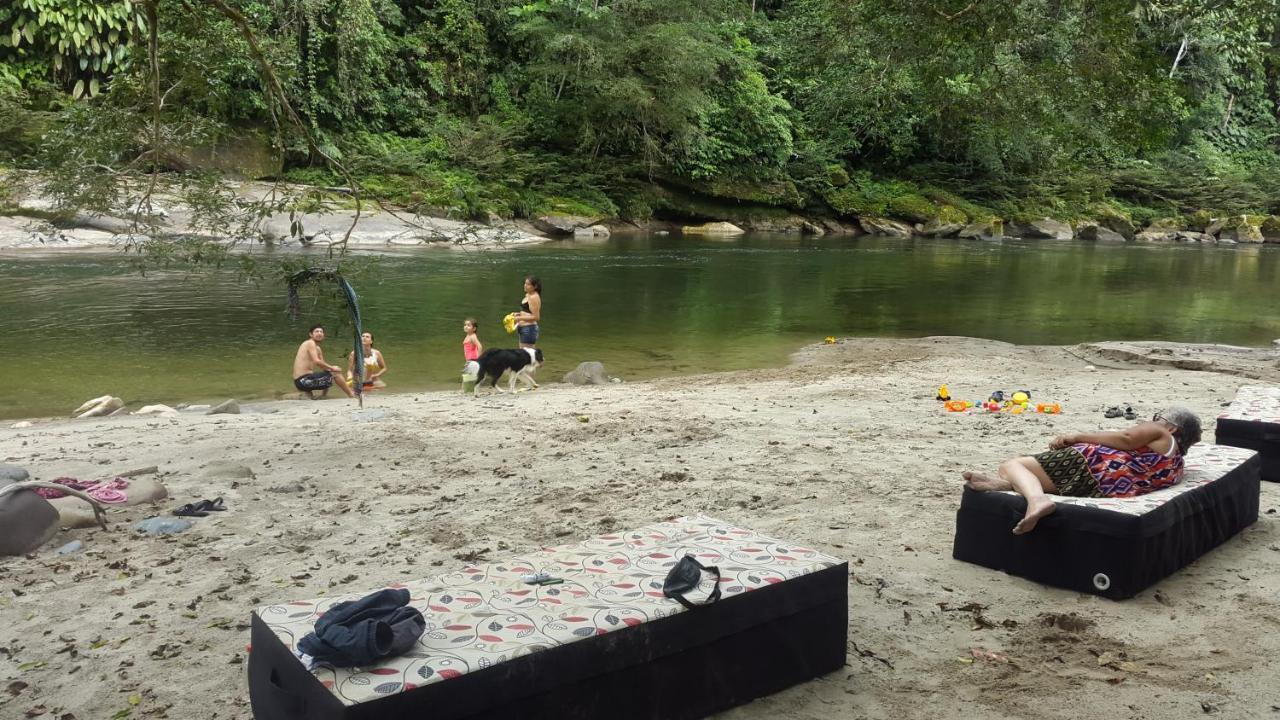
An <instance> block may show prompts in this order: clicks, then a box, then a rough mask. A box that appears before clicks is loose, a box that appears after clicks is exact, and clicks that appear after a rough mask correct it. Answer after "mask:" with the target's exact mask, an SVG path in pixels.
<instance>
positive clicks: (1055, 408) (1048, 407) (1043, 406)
mask: <svg viewBox="0 0 1280 720" xmlns="http://www.w3.org/2000/svg"><path fill="white" fill-rule="evenodd" d="M1036 412H1038V413H1049V414H1051V415H1057V414H1058V413H1061V412H1062V406H1061V405H1059V404H1058V403H1037V404H1036Z"/></svg>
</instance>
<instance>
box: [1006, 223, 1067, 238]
mask: <svg viewBox="0 0 1280 720" xmlns="http://www.w3.org/2000/svg"><path fill="white" fill-rule="evenodd" d="M1013 234H1014V235H1017V236H1018V237H1024V238H1034V239H1039V240H1071V239H1073V238H1075V236H1076V234H1075V232H1073V231H1072V230H1071V226H1070V225H1068V224H1067V223H1064V222H1062V221H1061V220H1053V219H1051V218H1042V219H1040V220H1032V221H1031V222H1026V223H1018V224H1017V225H1015V226H1014V227H1013Z"/></svg>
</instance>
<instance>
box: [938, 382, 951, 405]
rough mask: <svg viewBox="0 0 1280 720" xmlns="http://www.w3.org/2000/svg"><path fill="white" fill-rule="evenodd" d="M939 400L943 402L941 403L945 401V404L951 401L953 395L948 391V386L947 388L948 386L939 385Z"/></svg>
mask: <svg viewBox="0 0 1280 720" xmlns="http://www.w3.org/2000/svg"><path fill="white" fill-rule="evenodd" d="M937 399H938V400H941V401H943V402H946V401H948V400H950V399H951V393H950V392H948V391H947V386H946V385H939V386H938V397H937Z"/></svg>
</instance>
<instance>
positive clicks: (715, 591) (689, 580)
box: [662, 555, 720, 610]
mask: <svg viewBox="0 0 1280 720" xmlns="http://www.w3.org/2000/svg"><path fill="white" fill-rule="evenodd" d="M704 570H705V571H707V572H709V573H711V574H712V575H715V576H716V586H715V587H714V588H712V590H711V594H710V595H708V596H707V599H706V600H705V601H703V602H702V603H701V604H702V605H710V604H711V603H713V602H715V601H717V600H719V599H720V568H718V567H716V566H714V565H712V566H711V567H707V566H705V565H703V564H702V563H700V562H698V561H697V559H695V558H694V557H693V556H692V555H685V556H684V557H682V558H680V561H679V562H677V563H676V564H675V567H673V568H671V572H669V573H667V579H666V580H663V581H662V594H663V595H666V596H667V597H669V598H671V599H672V600H675V601H676V602H678V603H680V604H681V605H683V606H685V607H686V608H689V609H690V610H692V609H694V608H695V607H697V605H695V604H693V603H691V602H689V601H688V600H687V599H685V597H684V596H685V593H688V592H690V591H692V590H695V589H697V587H698V583H699V582H700V581H701V580H702V572H703V571H704Z"/></svg>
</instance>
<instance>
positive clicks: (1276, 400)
mask: <svg viewBox="0 0 1280 720" xmlns="http://www.w3.org/2000/svg"><path fill="white" fill-rule="evenodd" d="M1216 441H1217V443H1218V444H1219V445H1232V446H1235V447H1242V448H1249V449H1250V450H1257V451H1258V454H1259V455H1261V456H1262V479H1263V480H1269V481H1271V482H1280V388H1273V387H1263V386H1260V385H1246V386H1244V387H1242V388H1240V390H1239V391H1238V392H1237V393H1236V399H1235V400H1233V401H1231V406H1230V407H1229V408H1227V412H1225V413H1223V414H1222V415H1220V416H1219V417H1218V431H1217V434H1216Z"/></svg>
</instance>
